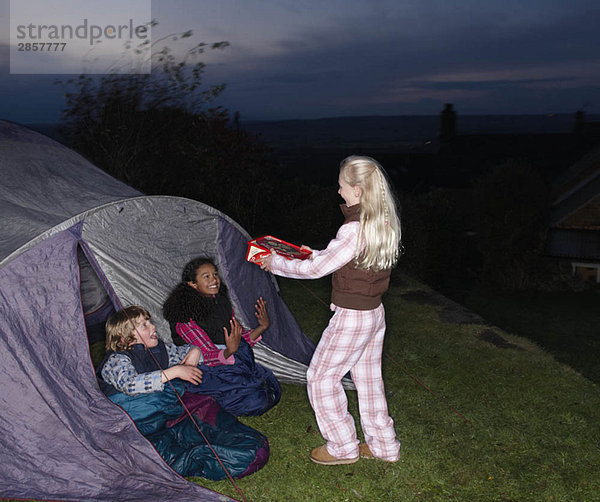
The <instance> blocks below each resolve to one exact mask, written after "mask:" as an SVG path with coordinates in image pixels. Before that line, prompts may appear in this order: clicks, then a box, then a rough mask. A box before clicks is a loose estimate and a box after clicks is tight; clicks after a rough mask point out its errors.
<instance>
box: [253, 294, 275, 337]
mask: <svg viewBox="0 0 600 502" xmlns="http://www.w3.org/2000/svg"><path fill="white" fill-rule="evenodd" d="M254 308H255V309H256V312H254V315H255V316H256V319H258V325H259V326H261V327H262V328H263V331H264V330H265V329H267V328H268V327H269V324H270V322H271V321H270V320H269V314H268V313H267V303H266V302H265V301H264V300H263V297H262V296H261V297H260V298H259V299H258V300H256V305H254Z"/></svg>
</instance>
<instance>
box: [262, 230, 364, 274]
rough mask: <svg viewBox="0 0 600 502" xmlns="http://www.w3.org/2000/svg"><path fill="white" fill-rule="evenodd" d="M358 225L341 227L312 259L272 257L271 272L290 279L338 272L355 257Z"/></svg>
mask: <svg viewBox="0 0 600 502" xmlns="http://www.w3.org/2000/svg"><path fill="white" fill-rule="evenodd" d="M359 229H360V223H359V222H358V221H352V222H349V223H345V224H344V225H342V226H341V227H340V228H339V230H338V232H337V235H336V236H335V239H333V240H332V241H331V242H330V243H329V244H328V245H327V248H326V249H323V250H321V251H317V252H315V253H314V256H313V257H312V259H310V258H309V259H307V260H288V259H286V258H284V257H283V256H280V255H274V256H273V258H272V260H271V267H270V269H271V272H273V273H274V274H277V275H281V276H283V277H290V278H292V279H318V278H320V277H324V276H326V275H329V274H331V273H333V272H335V271H336V270H339V269H340V268H342V267H343V266H344V265H346V264H347V263H349V262H350V261H351V260H353V259H354V257H355V256H356V249H357V244H358V232H359Z"/></svg>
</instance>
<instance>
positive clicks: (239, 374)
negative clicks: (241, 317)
mask: <svg viewBox="0 0 600 502" xmlns="http://www.w3.org/2000/svg"><path fill="white" fill-rule="evenodd" d="M234 357H235V364H232V365H228V364H223V365H218V366H207V365H206V364H202V363H200V364H199V365H198V368H200V369H201V370H202V383H200V384H199V385H194V384H192V383H189V382H185V389H186V391H188V392H199V393H200V394H203V395H206V396H211V397H213V398H214V399H215V400H216V401H217V402H218V403H219V404H220V405H221V406H222V407H223V408H224V409H225V410H227V411H228V412H230V413H232V414H234V415H235V416H242V415H245V416H256V415H262V414H263V413H266V412H267V411H268V410H270V409H271V408H272V407H273V406H275V405H276V404H277V403H278V402H279V399H280V398H281V386H280V385H279V382H278V381H277V378H275V375H273V372H272V371H271V370H269V369H267V368H265V367H264V366H262V365H260V364H257V363H256V361H255V360H254V353H253V352H252V348H251V347H250V345H249V344H248V343H247V342H246V341H245V340H241V341H240V346H239V348H238V350H237V352H236V353H235V355H234Z"/></svg>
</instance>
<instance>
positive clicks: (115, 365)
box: [102, 343, 192, 396]
mask: <svg viewBox="0 0 600 502" xmlns="http://www.w3.org/2000/svg"><path fill="white" fill-rule="evenodd" d="M165 347H166V348H167V353H168V354H169V368H170V367H171V366H175V365H176V364H179V363H180V362H181V361H182V360H183V358H184V357H185V356H186V354H187V353H188V352H189V351H190V349H191V348H192V347H191V346H190V345H181V346H179V347H178V346H177V345H174V344H171V343H165ZM165 369H166V368H165ZM161 373H162V372H161V371H160V370H156V371H150V372H148V373H138V372H137V371H136V370H135V368H134V366H133V364H132V363H131V359H129V357H127V356H126V355H124V354H112V355H111V356H110V357H109V358H108V360H107V361H106V363H105V364H104V367H103V368H102V378H103V379H104V381H105V382H107V383H109V384H112V385H113V386H114V387H115V388H116V389H117V390H118V391H119V392H123V393H124V394H128V395H130V396H135V395H136V394H145V393H148V392H156V391H159V390H164V388H165V384H164V383H162V381H161V379H162V375H161Z"/></svg>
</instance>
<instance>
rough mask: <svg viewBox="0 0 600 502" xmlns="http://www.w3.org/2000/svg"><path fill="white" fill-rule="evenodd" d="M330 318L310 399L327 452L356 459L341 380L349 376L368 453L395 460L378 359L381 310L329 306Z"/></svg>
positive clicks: (312, 369) (312, 370)
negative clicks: (368, 449)
mask: <svg viewBox="0 0 600 502" xmlns="http://www.w3.org/2000/svg"><path fill="white" fill-rule="evenodd" d="M332 310H333V311H334V315H333V317H332V318H331V320H330V321H329V325H328V326H327V328H326V329H325V331H324V332H323V335H322V336H321V341H320V342H319V344H318V346H317V348H316V350H315V353H314V355H313V358H312V360H311V362H310V366H309V368H308V372H307V375H306V378H307V389H308V398H309V400H310V404H311V406H312V408H313V410H314V412H315V417H316V419H317V424H318V425H319V430H320V431H321V434H322V435H323V437H324V438H325V439H326V440H327V450H328V451H329V453H330V454H331V455H333V456H334V457H338V458H355V457H357V456H358V439H357V436H356V427H355V424H354V419H353V418H352V415H351V414H350V413H349V412H348V400H347V398H346V393H345V392H344V388H343V387H342V382H341V381H342V378H343V377H344V375H345V374H346V373H347V372H348V371H350V373H351V375H352V380H353V381H354V385H355V386H356V391H357V394H358V404H359V410H360V421H361V425H362V430H363V433H364V436H365V441H366V443H367V444H368V445H369V448H370V449H371V452H372V453H373V455H375V456H376V457H379V458H382V459H384V460H388V461H395V460H398V456H399V453H400V442H399V441H398V440H397V439H396V432H395V430H394V421H393V420H392V419H391V418H390V416H389V415H388V407H387V402H386V399H385V390H384V386H383V378H382V376H381V355H382V351H383V338H384V335H385V311H384V308H383V305H380V306H379V307H377V308H376V309H373V310H351V309H344V308H341V307H337V306H334V305H332Z"/></svg>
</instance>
